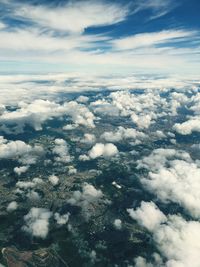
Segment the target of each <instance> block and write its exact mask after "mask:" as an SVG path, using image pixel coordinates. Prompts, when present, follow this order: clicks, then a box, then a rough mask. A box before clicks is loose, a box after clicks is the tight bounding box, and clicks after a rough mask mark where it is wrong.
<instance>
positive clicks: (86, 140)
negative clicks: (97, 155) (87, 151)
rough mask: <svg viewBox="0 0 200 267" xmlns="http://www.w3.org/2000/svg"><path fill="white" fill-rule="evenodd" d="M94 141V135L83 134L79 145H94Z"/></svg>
mask: <svg viewBox="0 0 200 267" xmlns="http://www.w3.org/2000/svg"><path fill="white" fill-rule="evenodd" d="M95 141H96V136H95V135H94V134H88V133H85V134H84V137H83V139H81V140H80V142H81V143H83V144H88V145H91V144H93V143H95Z"/></svg>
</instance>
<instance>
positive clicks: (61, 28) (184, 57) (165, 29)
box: [0, 0, 200, 76]
mask: <svg viewBox="0 0 200 267" xmlns="http://www.w3.org/2000/svg"><path fill="white" fill-rule="evenodd" d="M199 11H200V1H199V0H177V1H174V0H132V1H128V0H126V1H125V0H113V1H106V0H104V1H103V0H99V1H95V0H93V1H84V0H82V1H66V0H20V1H18V0H13V1H12V0H0V73H4V74H5V73H6V74H10V73H20V74H23V73H49V72H51V73H54V72H55V73H56V72H62V73H67V72H89V73H90V72H91V73H97V74H98V73H105V74H108V73H111V74H116V73H120V74H130V73H145V74H151V73H154V74H180V75H183V76H184V75H186V74H187V75H198V74H200V20H199Z"/></svg>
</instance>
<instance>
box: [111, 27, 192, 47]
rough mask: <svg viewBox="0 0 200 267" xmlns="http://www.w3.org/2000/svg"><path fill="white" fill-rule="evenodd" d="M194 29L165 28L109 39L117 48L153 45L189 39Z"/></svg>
mask: <svg viewBox="0 0 200 267" xmlns="http://www.w3.org/2000/svg"><path fill="white" fill-rule="evenodd" d="M195 35H196V32H194V31H185V30H167V31H160V32H151V33H141V34H136V35H133V36H128V37H125V38H120V39H115V40H113V41H111V43H112V44H113V46H114V48H116V49H119V50H127V49H135V48H141V47H145V46H154V45H158V44H164V43H165V44H166V43H169V42H180V41H186V40H188V38H189V40H190V38H191V37H192V36H195Z"/></svg>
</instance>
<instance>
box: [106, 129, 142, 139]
mask: <svg viewBox="0 0 200 267" xmlns="http://www.w3.org/2000/svg"><path fill="white" fill-rule="evenodd" d="M145 137H146V135H145V134H144V133H142V132H140V131H137V130H136V129H132V128H124V127H122V126H119V127H118V130H117V131H115V132H104V133H103V134H102V135H101V138H102V139H104V140H106V141H107V142H120V141H122V140H126V139H144V138H145Z"/></svg>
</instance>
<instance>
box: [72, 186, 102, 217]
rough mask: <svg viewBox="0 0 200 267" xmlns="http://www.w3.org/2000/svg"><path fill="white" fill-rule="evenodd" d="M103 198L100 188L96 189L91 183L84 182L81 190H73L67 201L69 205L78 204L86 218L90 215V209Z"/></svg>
mask: <svg viewBox="0 0 200 267" xmlns="http://www.w3.org/2000/svg"><path fill="white" fill-rule="evenodd" d="M102 198H103V193H102V191H101V190H98V189H96V188H95V187H94V186H93V185H91V184H88V183H84V184H83V186H82V191H79V190H77V191H74V192H73V195H72V197H71V198H70V199H69V200H68V201H67V202H68V203H70V204H71V205H77V206H80V207H81V208H82V210H83V214H84V216H85V217H86V218H89V217H90V215H91V211H90V209H91V208H92V209H93V205H94V204H95V203H98V202H99V201H101V199H102Z"/></svg>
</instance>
